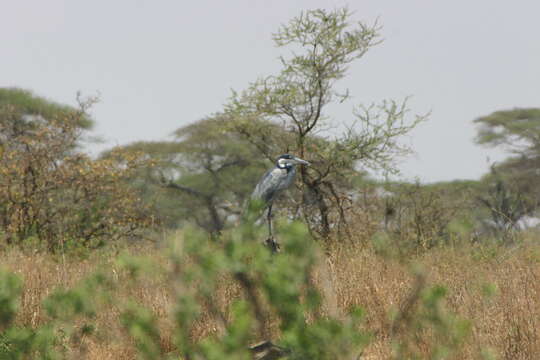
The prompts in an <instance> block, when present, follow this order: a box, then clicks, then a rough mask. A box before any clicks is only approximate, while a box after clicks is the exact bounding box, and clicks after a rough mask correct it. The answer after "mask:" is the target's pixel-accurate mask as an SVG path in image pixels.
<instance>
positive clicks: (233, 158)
mask: <svg viewBox="0 0 540 360" xmlns="http://www.w3.org/2000/svg"><path fill="white" fill-rule="evenodd" d="M221 124H222V119H221V115H215V116H211V117H208V118H205V119H202V120H199V121H197V122H194V123H192V124H190V125H187V126H184V127H181V128H179V129H177V130H176V131H175V132H174V133H173V136H174V138H173V140H171V141H159V142H137V143H133V144H130V145H127V146H124V147H122V148H121V149H119V150H121V151H124V152H137V153H142V154H144V156H145V157H147V158H148V159H151V160H152V161H153V166H152V167H148V168H146V169H144V170H142V169H141V172H139V173H138V175H137V176H136V177H135V178H133V179H132V182H131V184H132V186H135V187H137V188H138V189H140V190H141V191H142V194H143V197H144V198H145V199H146V201H147V202H148V203H151V204H153V205H154V206H153V207H154V209H155V211H156V212H157V214H158V217H159V218H160V219H161V220H162V221H163V223H165V224H166V225H168V226H170V227H175V226H178V225H180V224H182V223H183V222H185V221H186V220H188V221H194V222H195V223H196V224H197V225H198V226H200V227H201V228H203V229H205V230H207V231H208V232H210V233H217V232H220V231H221V230H222V229H223V228H224V227H226V226H227V224H229V223H230V221H231V220H232V219H234V218H235V217H238V215H240V213H241V209H242V206H243V204H244V202H245V201H246V197H247V196H249V194H250V193H251V191H252V187H253V185H254V183H255V182H256V181H257V179H258V177H259V176H260V173H261V171H263V169H264V165H263V161H262V159H260V158H259V157H258V156H256V153H257V152H256V151H255V150H254V148H253V146H252V145H251V144H250V143H249V142H247V141H245V140H244V139H242V138H241V137H240V136H239V135H238V134H236V133H233V132H231V131H227V130H226V129H224V128H223V127H222V126H221ZM108 156H109V155H108V154H107V153H105V154H103V155H102V157H103V158H107V157H108Z"/></svg>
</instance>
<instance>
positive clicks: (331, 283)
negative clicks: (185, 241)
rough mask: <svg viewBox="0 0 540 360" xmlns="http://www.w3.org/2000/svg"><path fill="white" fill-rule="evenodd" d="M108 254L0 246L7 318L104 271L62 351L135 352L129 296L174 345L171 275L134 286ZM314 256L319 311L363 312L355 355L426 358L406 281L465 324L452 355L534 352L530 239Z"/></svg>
mask: <svg viewBox="0 0 540 360" xmlns="http://www.w3.org/2000/svg"><path fill="white" fill-rule="evenodd" d="M126 251H128V252H130V253H135V254H141V253H144V254H145V255H148V256H149V258H150V259H152V260H153V262H154V263H156V264H161V265H163V268H167V267H169V265H167V257H166V256H165V255H164V251H163V250H160V249H157V248H155V247H153V246H142V247H141V246H139V247H134V246H132V247H130V248H128V249H127V250H126ZM117 258H118V253H117V252H116V253H115V252H113V251H108V252H106V251H101V252H95V253H92V254H90V256H89V258H87V259H80V258H73V257H71V256H62V255H49V254H42V253H26V252H23V251H19V250H13V249H11V250H6V251H4V252H3V253H2V255H1V263H2V265H3V267H6V268H7V269H8V270H11V271H13V272H15V273H17V274H18V275H20V276H21V277H22V278H23V279H24V292H23V296H22V299H21V311H20V312H19V315H18V318H17V323H18V324H19V325H26V326H28V325H30V326H32V327H35V326H37V325H40V324H42V323H43V322H44V321H45V320H46V318H45V317H46V315H45V313H44V311H43V310H42V308H41V306H40V304H41V301H42V300H43V299H44V298H45V297H46V296H47V295H48V294H50V293H51V292H52V291H53V290H54V289H55V288H57V287H70V286H73V285H74V284H76V283H77V281H78V280H80V279H82V278H84V277H85V276H86V275H88V274H90V273H92V272H94V271H96V270H98V269H100V270H104V269H105V270H106V271H107V272H108V273H109V274H110V275H111V278H112V279H113V280H114V282H115V283H116V284H115V285H116V286H115V292H116V294H115V296H114V301H113V303H112V305H107V307H106V308H105V309H104V310H103V311H101V312H99V313H98V316H97V319H96V324H97V328H96V330H97V332H96V334H97V336H96V335H94V336H92V337H88V338H86V339H84V340H83V341H82V342H81V346H77V347H73V349H70V350H69V353H70V354H72V357H73V358H87V359H134V358H136V356H137V355H136V350H135V348H134V346H133V342H132V340H131V338H130V337H129V336H128V335H127V334H126V333H125V330H123V328H122V326H121V325H120V322H119V321H118V317H119V314H120V312H121V308H120V307H121V306H122V305H121V304H123V303H125V302H126V301H127V300H128V299H130V298H132V299H135V300H136V301H137V302H139V303H141V304H142V305H145V306H146V307H148V308H149V309H151V311H152V312H153V313H154V314H155V316H156V317H157V318H158V323H159V326H160V330H161V344H162V347H163V348H164V349H165V350H168V351H174V345H172V339H171V332H172V331H171V328H172V326H173V325H172V323H171V321H172V320H170V313H171V311H172V308H173V302H174V300H173V294H172V293H171V290H172V285H171V282H172V281H173V279H171V274H173V272H171V271H170V269H169V271H167V270H165V271H162V270H159V271H153V272H151V271H150V270H148V271H149V273H148V274H147V275H149V276H145V277H143V279H142V280H140V281H138V282H136V283H134V282H132V281H130V277H129V275H128V273H127V271H126V270H125V269H122V268H121V267H120V265H119V264H118V261H117ZM320 259H321V260H320V262H319V265H318V266H317V268H316V271H315V272H314V273H313V278H314V282H315V283H316V284H317V287H319V289H320V290H321V291H322V293H323V295H324V303H323V308H322V312H323V313H326V314H329V315H332V316H339V314H341V313H344V312H346V311H347V310H348V309H350V308H352V307H353V306H355V305H360V306H361V307H362V308H364V309H365V310H366V319H365V320H364V327H365V329H366V330H368V331H369V332H371V333H372V339H371V342H370V345H369V346H368V347H367V348H366V349H365V351H364V353H363V356H362V358H366V359H387V358H392V357H393V355H392V354H393V349H394V347H393V346H394V345H395V344H397V343H398V342H399V343H401V344H402V346H406V347H408V348H409V350H410V351H413V352H416V353H418V354H421V355H422V357H426V358H427V357H429V356H430V351H431V350H430V349H431V346H430V344H431V343H432V342H434V341H435V339H434V337H435V336H436V334H434V333H433V332H432V331H430V330H429V329H424V330H421V331H412V329H413V328H412V326H413V325H412V322H413V319H414V317H415V315H414V314H415V311H417V307H418V304H417V300H418V299H416V298H415V288H418V287H429V286H430V285H434V284H441V285H444V286H445V287H446V288H447V289H448V295H447V297H446V308H447V309H448V310H449V311H452V312H455V313H457V315H458V316H459V317H460V318H464V319H468V320H469V321H470V324H471V332H470V334H469V336H468V337H467V338H466V340H465V343H464V344H463V345H462V346H461V350H460V351H459V352H458V354H457V355H456V356H455V357H454V358H459V359H479V358H498V359H534V358H536V354H538V353H540V336H539V333H538V330H537V329H539V328H540V301H539V299H540V281H539V278H540V246H539V245H538V244H536V243H535V242H534V241H532V240H530V241H525V242H524V243H522V245H521V246H518V247H513V248H508V247H491V246H485V245H484V246H477V247H475V246H466V247H461V248H450V247H445V248H435V249H432V250H430V251H427V252H424V253H423V254H420V255H415V256H410V257H409V258H392V257H388V256H386V257H385V256H382V255H378V254H377V253H376V252H375V251H374V250H373V249H371V248H353V247H350V246H347V247H345V246H339V247H335V248H332V249H330V250H328V251H327V254H326V255H324V256H323V255H321V256H320ZM413 269H416V270H413ZM419 269H420V270H419ZM415 274H416V275H415ZM240 294H241V291H240V288H239V286H238V285H237V284H235V283H234V281H232V280H230V279H224V281H223V282H222V284H221V286H220V287H219V289H218V293H217V294H216V296H215V297H214V299H215V302H216V304H215V305H217V306H218V307H219V308H221V309H225V308H226V306H227V305H228V304H230V303H231V301H232V299H234V298H238V297H239V296H241V295H240ZM416 295H418V294H416ZM409 323H410V324H409ZM268 324H269V325H268V326H269V329H268V332H269V333H271V334H272V336H273V337H274V338H277V337H278V336H279V334H277V333H276V331H277V330H276V329H277V326H275V323H274V322H272V319H270V321H269V322H268ZM219 329H220V326H219V322H218V321H217V320H216V319H214V318H213V317H212V316H211V315H210V313H208V314H206V315H205V316H203V318H202V320H201V321H199V323H198V324H197V326H196V327H195V328H194V331H193V334H192V336H193V337H194V338H195V339H197V338H202V337H203V336H206V335H209V334H212V333H214V332H216V331H219ZM413 333H414V334H413ZM255 340H256V339H255ZM490 354H491V355H493V356H494V357H490Z"/></svg>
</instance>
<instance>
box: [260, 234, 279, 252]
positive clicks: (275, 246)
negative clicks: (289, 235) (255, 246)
mask: <svg viewBox="0 0 540 360" xmlns="http://www.w3.org/2000/svg"><path fill="white" fill-rule="evenodd" d="M264 245H266V246H268V248H269V249H270V250H272V252H273V253H278V252H280V251H281V247H280V246H279V243H278V242H277V241H276V240H275V239H274V237H269V238H268V239H266V240H265V241H264Z"/></svg>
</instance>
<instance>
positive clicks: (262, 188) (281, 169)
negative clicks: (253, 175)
mask: <svg viewBox="0 0 540 360" xmlns="http://www.w3.org/2000/svg"><path fill="white" fill-rule="evenodd" d="M298 164H300V165H310V164H309V162H307V161H306V160H302V159H300V158H297V157H295V156H293V155H290V154H284V155H281V156H280V157H278V158H277V160H276V166H275V167H274V168H273V169H270V170H269V171H268V172H267V173H266V174H265V175H264V176H263V177H262V178H261V180H260V181H259V183H258V184H257V186H255V190H254V191H253V194H251V200H252V201H255V202H257V201H258V202H260V203H262V205H264V208H265V209H266V208H267V209H268V213H267V221H268V239H267V240H266V241H265V243H266V244H267V245H268V246H269V247H270V248H271V249H272V250H273V251H274V252H277V251H279V244H278V243H277V242H276V241H275V240H274V235H273V231H272V205H273V202H274V200H275V199H276V198H277V197H278V195H279V194H280V193H281V192H282V191H283V190H285V189H287V188H288V187H289V186H291V185H292V184H293V183H294V178H295V176H296V165H298Z"/></svg>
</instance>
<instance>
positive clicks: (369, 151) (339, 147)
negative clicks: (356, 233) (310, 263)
mask: <svg viewBox="0 0 540 360" xmlns="http://www.w3.org/2000/svg"><path fill="white" fill-rule="evenodd" d="M350 20H351V13H350V12H349V11H348V10H347V9H338V10H334V11H326V10H312V11H307V12H304V13H302V14H301V15H300V16H298V17H296V18H294V19H292V20H291V21H290V22H289V23H288V24H286V25H284V26H282V27H281V28H280V29H279V31H278V32H277V33H276V34H274V42H275V44H276V45H277V46H278V47H289V48H290V49H292V51H291V53H290V55H288V56H283V57H281V64H282V70H281V72H280V73H279V74H277V75H273V76H268V77H264V78H261V79H258V80H256V81H255V82H253V83H252V84H251V85H250V86H249V87H248V88H247V89H246V90H245V91H242V92H240V93H236V92H234V93H233V96H232V99H231V101H230V103H229V104H228V105H227V107H226V114H227V115H228V116H229V124H228V126H229V127H230V128H232V129H235V130H236V131H237V132H239V133H240V134H243V135H244V136H245V137H246V138H248V139H249V140H250V141H251V142H252V143H254V144H257V148H258V149H259V150H261V151H262V152H263V153H264V155H265V156H266V157H267V158H275V157H276V156H277V155H278V154H279V152H285V151H289V150H290V151H293V152H295V153H296V154H298V155H299V156H300V157H302V158H307V159H308V160H309V161H310V162H312V164H313V166H312V167H310V168H309V169H305V168H302V169H301V170H300V179H301V184H302V186H303V187H304V190H305V193H306V194H307V196H305V197H304V200H303V201H302V208H303V215H304V217H305V220H306V221H307V222H308V224H310V228H311V229H312V230H316V231H317V232H318V233H319V234H320V235H322V236H323V237H325V236H327V235H328V234H329V233H330V232H331V230H332V228H333V226H334V225H335V224H337V225H339V224H343V223H344V222H345V221H346V216H345V212H344V207H345V203H346V202H347V200H348V199H349V197H348V196H347V193H346V191H344V189H343V187H341V186H340V183H342V182H346V183H347V182H349V181H348V180H349V179H350V176H351V175H353V174H358V172H357V171H356V167H357V165H358V164H360V165H362V166H364V167H366V168H375V169H384V170H386V171H395V170H396V168H395V163H394V160H395V158H396V156H398V155H402V154H404V153H407V152H408V151H409V149H408V148H406V147H404V146H402V145H401V144H400V143H399V142H398V139H399V137H400V136H402V135H404V134H406V133H408V132H409V131H410V130H411V129H413V128H414V127H415V126H416V125H417V124H418V122H420V121H421V120H423V119H424V117H416V118H415V119H413V120H412V121H410V122H407V121H406V119H405V118H406V113H407V107H406V101H404V102H401V103H398V102H396V101H384V102H382V103H381V104H380V105H371V106H358V107H356V109H355V110H354V111H353V114H352V119H351V121H349V122H346V123H341V125H345V127H346V128H347V130H346V131H345V132H344V133H342V135H341V136H338V137H336V138H334V139H330V138H327V139H324V138H323V137H322V136H321V131H324V130H325V129H327V127H328V126H330V125H335V124H332V122H331V118H330V117H328V115H327V114H326V113H325V111H326V108H327V106H328V105H329V104H331V103H335V102H343V101H345V100H346V99H347V98H348V93H347V92H345V93H340V92H339V91H337V90H336V84H337V82H338V81H339V80H341V79H342V78H344V77H345V76H346V73H347V69H348V66H349V65H350V64H351V63H352V62H354V61H355V60H357V59H359V58H361V57H362V56H363V55H364V54H365V53H366V52H367V51H368V50H369V49H370V48H371V47H373V46H375V45H376V44H378V43H379V40H378V39H379V33H378V30H379V28H378V26H377V24H374V25H371V26H370V25H365V24H362V23H357V24H356V25H351V24H350ZM261 120H264V122H263V123H273V124H276V125H279V126H280V127H282V129H283V130H284V131H286V132H287V133H289V134H290V136H289V137H288V139H290V140H291V141H290V142H287V144H283V141H277V142H276V144H275V145H277V146H273V147H271V146H268V145H266V144H268V140H269V136H268V131H267V127H264V126H263V127H260V126H254V125H253V122H254V121H261ZM270 139H272V138H270ZM321 139H323V140H324V141H321ZM276 147H278V148H279V152H276V151H275V148H276ZM334 212H336V213H337V215H336V216H334V215H333V213H334ZM333 218H337V220H336V221H334V220H333Z"/></svg>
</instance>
